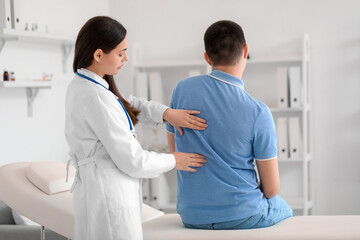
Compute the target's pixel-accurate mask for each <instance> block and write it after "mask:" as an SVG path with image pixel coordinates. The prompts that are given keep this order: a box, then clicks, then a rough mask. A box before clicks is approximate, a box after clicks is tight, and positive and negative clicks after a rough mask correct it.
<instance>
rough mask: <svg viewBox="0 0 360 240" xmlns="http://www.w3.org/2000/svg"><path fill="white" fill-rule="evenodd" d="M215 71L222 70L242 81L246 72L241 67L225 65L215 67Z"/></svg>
mask: <svg viewBox="0 0 360 240" xmlns="http://www.w3.org/2000/svg"><path fill="white" fill-rule="evenodd" d="M213 70H220V71H223V72H226V73H228V74H231V75H233V76H235V77H237V78H240V79H242V75H243V72H244V70H243V69H242V67H241V66H240V65H238V64H237V65H230V66H229V65H225V66H215V67H213Z"/></svg>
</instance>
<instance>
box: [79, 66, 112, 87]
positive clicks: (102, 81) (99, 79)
mask: <svg viewBox="0 0 360 240" xmlns="http://www.w3.org/2000/svg"><path fill="white" fill-rule="evenodd" d="M77 72H78V73H80V74H82V75H85V76H87V77H89V78H91V79H93V80H95V81H97V82H98V83H100V84H101V85H103V86H104V87H106V88H107V89H109V84H108V83H107V81H106V80H105V79H103V78H102V77H100V76H99V75H97V74H96V73H94V72H92V71H90V70H88V69H86V68H80V69H78V70H77Z"/></svg>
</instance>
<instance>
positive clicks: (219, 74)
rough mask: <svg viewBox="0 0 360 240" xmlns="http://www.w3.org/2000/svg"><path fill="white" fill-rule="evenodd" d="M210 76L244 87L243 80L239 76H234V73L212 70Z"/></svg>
mask: <svg viewBox="0 0 360 240" xmlns="http://www.w3.org/2000/svg"><path fill="white" fill-rule="evenodd" d="M210 75H211V76H214V77H216V78H220V79H222V80H223V81H226V82H229V83H232V84H235V85H237V86H239V87H240V88H242V89H244V82H243V80H241V79H240V78H237V77H235V76H234V75H231V74H228V73H226V72H223V71H220V70H213V71H212V72H211V73H210Z"/></svg>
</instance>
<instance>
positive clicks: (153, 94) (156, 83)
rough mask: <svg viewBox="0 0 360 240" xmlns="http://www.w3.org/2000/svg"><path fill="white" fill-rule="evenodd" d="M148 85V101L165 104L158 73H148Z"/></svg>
mask: <svg viewBox="0 0 360 240" xmlns="http://www.w3.org/2000/svg"><path fill="white" fill-rule="evenodd" d="M149 85H150V100H152V101H156V102H159V103H163V104H165V103H164V97H163V86H162V82H161V75H160V72H150V73H149Z"/></svg>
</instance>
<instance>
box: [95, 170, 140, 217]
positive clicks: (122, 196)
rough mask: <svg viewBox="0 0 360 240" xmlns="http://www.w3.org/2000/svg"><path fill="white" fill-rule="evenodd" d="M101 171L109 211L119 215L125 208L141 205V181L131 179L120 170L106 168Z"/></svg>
mask: <svg viewBox="0 0 360 240" xmlns="http://www.w3.org/2000/svg"><path fill="white" fill-rule="evenodd" d="M100 171H101V175H102V176H101V177H102V182H103V190H104V197H105V201H106V202H107V205H108V209H109V211H111V212H113V213H117V212H120V211H121V210H122V209H123V208H127V207H138V206H139V205H140V202H139V201H140V200H139V199H140V194H139V193H140V192H139V188H140V184H139V179H137V178H132V177H130V176H129V175H127V174H125V173H123V172H122V171H120V170H119V169H118V168H106V169H101V170H100Z"/></svg>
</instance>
